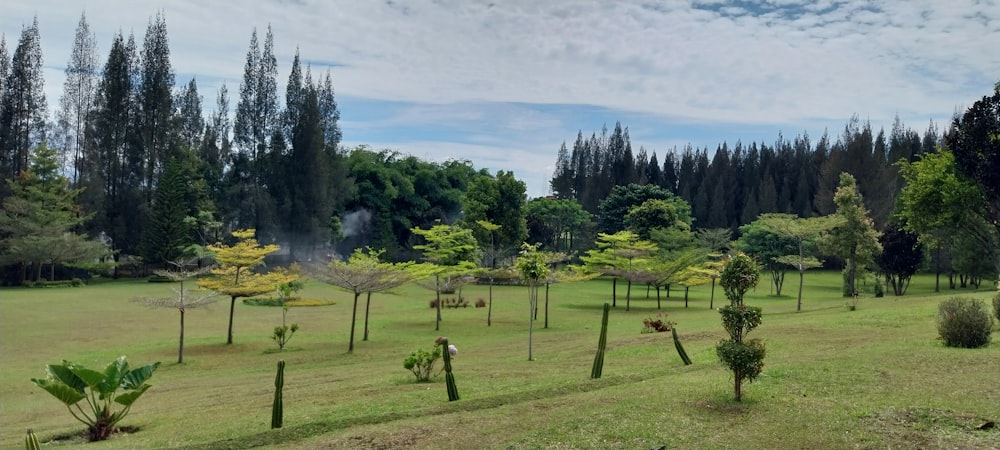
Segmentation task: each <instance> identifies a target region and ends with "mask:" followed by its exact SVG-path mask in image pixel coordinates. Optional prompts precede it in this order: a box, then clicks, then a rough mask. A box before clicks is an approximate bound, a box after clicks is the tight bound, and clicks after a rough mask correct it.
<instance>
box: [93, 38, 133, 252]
mask: <svg viewBox="0 0 1000 450" xmlns="http://www.w3.org/2000/svg"><path fill="white" fill-rule="evenodd" d="M137 59H138V57H137V55H136V53H135V41H134V39H133V37H132V36H129V38H128V40H126V39H125V38H124V37H123V36H122V35H121V34H120V33H119V34H117V35H115V38H114V40H113V41H112V44H111V50H110V52H109V54H108V60H107V62H106V63H105V65H104V71H103V74H102V77H101V80H100V83H99V85H98V89H97V100H96V105H95V108H94V111H93V112H92V113H91V114H92V120H93V122H92V123H90V124H88V130H87V139H88V145H87V147H86V148H85V150H86V153H87V157H86V158H85V159H86V161H85V163H86V169H85V170H83V171H82V172H81V174H80V184H81V185H82V186H83V187H86V188H87V189H86V191H84V193H83V195H82V197H81V200H82V201H81V203H83V208H84V210H86V211H93V212H95V213H96V217H95V220H94V221H93V223H92V225H91V227H90V229H91V231H92V232H93V233H95V234H96V233H99V232H104V233H106V234H107V235H108V236H109V238H110V239H111V245H112V248H114V249H115V250H120V251H122V252H126V253H131V254H135V253H136V251H137V250H138V247H139V244H140V242H141V241H140V237H141V231H142V230H141V227H140V226H136V225H140V224H143V223H144V222H145V216H146V212H147V209H146V205H145V203H144V202H143V198H142V193H141V191H140V189H139V187H140V185H141V184H142V180H143V174H144V173H145V172H144V166H143V161H145V155H144V154H143V153H142V146H141V145H139V140H138V134H137V132H136V121H137V119H136V111H137V107H136V103H135V99H136V96H137V90H136V82H135V80H136V79H137V78H138V64H137Z"/></svg>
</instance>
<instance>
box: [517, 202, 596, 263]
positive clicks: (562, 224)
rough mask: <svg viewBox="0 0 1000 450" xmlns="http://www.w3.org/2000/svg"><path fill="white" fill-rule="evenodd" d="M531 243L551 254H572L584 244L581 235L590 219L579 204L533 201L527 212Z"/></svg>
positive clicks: (526, 207) (528, 204) (527, 207)
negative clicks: (553, 252)
mask: <svg viewBox="0 0 1000 450" xmlns="http://www.w3.org/2000/svg"><path fill="white" fill-rule="evenodd" d="M524 212H525V220H526V221H527V225H528V242H538V243H541V244H542V248H544V249H546V250H550V251H557V252H569V251H571V250H573V248H574V247H578V245H579V244H580V243H582V242H578V241H582V239H579V238H581V235H582V234H583V233H584V229H585V227H586V226H587V225H588V224H590V222H591V215H590V213H588V212H587V211H586V210H584V209H583V206H581V205H580V203H578V202H577V201H576V200H572V199H552V198H547V197H538V198H533V199H531V200H530V201H528V203H527V205H525V208H524Z"/></svg>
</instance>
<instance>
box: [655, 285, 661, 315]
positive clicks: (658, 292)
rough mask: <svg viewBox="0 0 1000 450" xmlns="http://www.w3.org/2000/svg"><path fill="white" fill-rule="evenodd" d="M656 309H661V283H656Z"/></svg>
mask: <svg viewBox="0 0 1000 450" xmlns="http://www.w3.org/2000/svg"><path fill="white" fill-rule="evenodd" d="M656 309H660V285H656Z"/></svg>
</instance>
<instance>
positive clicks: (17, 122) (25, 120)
mask: <svg viewBox="0 0 1000 450" xmlns="http://www.w3.org/2000/svg"><path fill="white" fill-rule="evenodd" d="M40 39H41V38H40V37H39V32H38V17H35V19H34V21H33V22H32V24H31V26H29V27H24V28H23V29H22V30H21V38H20V40H19V41H18V43H17V48H16V49H15V50H14V55H13V58H11V62H10V69H9V72H8V74H7V77H6V80H5V81H4V86H3V97H2V98H0V178H13V177H15V176H17V174H19V173H21V171H23V170H27V169H28V167H29V155H30V154H31V149H32V148H34V147H35V146H36V145H38V144H40V143H41V142H42V141H44V140H45V134H46V120H47V118H48V112H47V111H48V107H47V104H46V101H45V80H44V79H43V77H42V68H43V66H42V47H41V42H40ZM4 59H5V60H6V58H4Z"/></svg>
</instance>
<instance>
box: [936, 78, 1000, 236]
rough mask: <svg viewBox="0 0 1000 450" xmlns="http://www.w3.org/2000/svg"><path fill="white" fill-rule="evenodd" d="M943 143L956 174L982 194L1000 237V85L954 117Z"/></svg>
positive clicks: (999, 83)
mask: <svg viewBox="0 0 1000 450" xmlns="http://www.w3.org/2000/svg"><path fill="white" fill-rule="evenodd" d="M945 142H946V143H947V146H948V149H949V150H951V152H952V153H953V154H954V155H955V165H956V167H958V170H959V171H961V172H962V173H963V174H965V175H966V176H968V177H969V178H971V179H972V180H973V181H974V182H975V184H976V186H978V187H979V189H981V190H982V193H983V197H984V198H985V200H986V206H987V211H988V212H989V217H990V218H991V220H992V222H993V226H994V228H996V230H997V234H1000V82H998V83H997V84H996V85H995V86H994V88H993V95H989V96H984V97H983V98H982V99H980V100H979V101H977V102H975V103H973V104H972V106H971V107H969V109H968V110H966V111H965V113H964V114H963V115H962V116H961V117H955V119H954V120H953V121H952V129H951V131H950V132H949V133H946V135H945Z"/></svg>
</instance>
